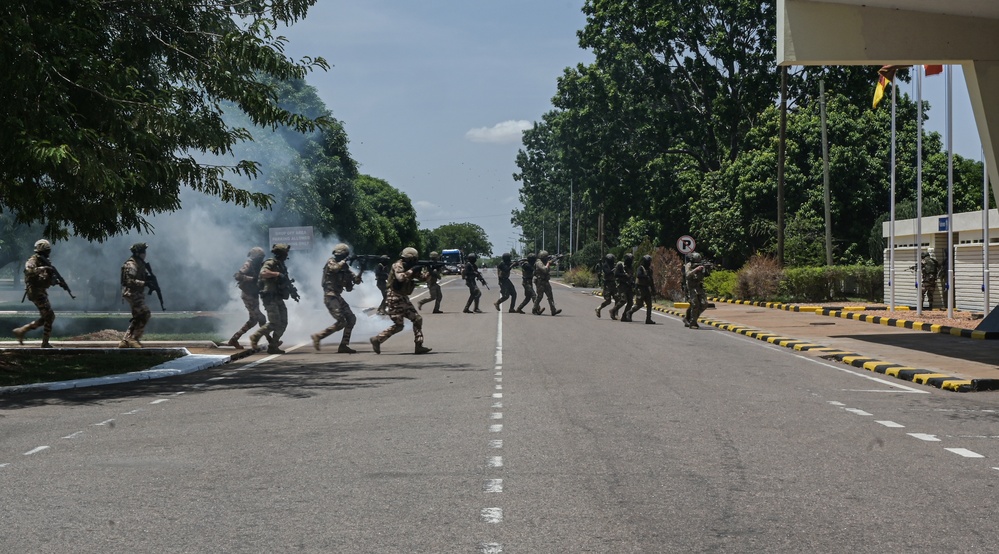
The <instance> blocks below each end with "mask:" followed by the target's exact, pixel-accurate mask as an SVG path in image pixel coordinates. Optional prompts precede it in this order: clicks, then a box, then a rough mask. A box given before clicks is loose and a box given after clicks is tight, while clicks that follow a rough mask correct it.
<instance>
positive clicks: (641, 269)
mask: <svg viewBox="0 0 999 554" xmlns="http://www.w3.org/2000/svg"><path fill="white" fill-rule="evenodd" d="M652 285H653V283H652V256H650V255H648V254H646V255H644V256H642V263H640V264H638V268H637V269H635V288H636V289H637V294H636V296H637V297H638V302H635V306H634V307H633V308H632V309H631V312H630V313H628V320H629V321H630V320H631V318H632V316H634V315H635V312H637V311H638V310H641V309H642V306H645V323H646V324H648V325H655V324H656V322H655V321H652Z"/></svg>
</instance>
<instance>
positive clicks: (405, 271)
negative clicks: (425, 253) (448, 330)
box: [371, 247, 431, 354]
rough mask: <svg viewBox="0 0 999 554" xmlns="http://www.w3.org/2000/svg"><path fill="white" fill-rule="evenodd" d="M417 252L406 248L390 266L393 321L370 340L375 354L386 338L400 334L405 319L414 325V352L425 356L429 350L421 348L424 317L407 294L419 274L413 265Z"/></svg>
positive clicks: (389, 297) (389, 314) (389, 285)
mask: <svg viewBox="0 0 999 554" xmlns="http://www.w3.org/2000/svg"><path fill="white" fill-rule="evenodd" d="M419 257H420V253H419V252H417V250H416V249H415V248H412V247H407V248H404V249H403V250H402V254H401V255H400V259H399V260H398V261H396V262H395V263H394V264H392V268H391V270H390V271H389V278H388V300H387V302H386V306H387V308H388V316H389V317H390V318H391V319H392V326H391V327H389V328H388V329H385V330H384V331H382V332H381V333H379V334H378V335H377V336H374V337H371V347H372V348H373V349H374V350H375V354H381V353H382V343H383V342H385V341H387V340H388V339H389V337H391V336H392V335H394V334H396V333H398V332H399V331H402V330H403V329H404V328H405V320H407V319H408V320H410V321H412V322H413V339H414V341H415V343H416V348H415V349H414V352H415V353H417V354H426V353H427V352H430V350H431V349H430V348H427V347H426V346H423V317H421V316H420V314H419V313H417V311H416V308H414V307H413V303H412V302H410V300H409V295H410V294H412V293H413V289H414V288H416V280H417V279H418V278H419V275H420V274H419V273H417V272H416V269H417V268H416V267H415V266H416V262H417V260H418V258H419Z"/></svg>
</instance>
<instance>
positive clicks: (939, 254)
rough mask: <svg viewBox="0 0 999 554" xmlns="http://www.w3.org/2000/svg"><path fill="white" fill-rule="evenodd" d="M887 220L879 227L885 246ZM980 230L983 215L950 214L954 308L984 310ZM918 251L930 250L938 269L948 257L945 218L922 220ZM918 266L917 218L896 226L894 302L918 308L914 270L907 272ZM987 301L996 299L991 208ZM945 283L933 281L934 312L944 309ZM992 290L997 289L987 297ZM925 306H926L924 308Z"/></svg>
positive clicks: (998, 256)
mask: <svg viewBox="0 0 999 554" xmlns="http://www.w3.org/2000/svg"><path fill="white" fill-rule="evenodd" d="M889 226H890V222H887V221H886V222H885V223H884V224H883V226H882V236H884V237H885V239H886V242H887V239H888V237H889V236H890V228H889ZM983 226H984V221H983V213H982V211H981V210H979V211H977V212H967V213H960V214H954V251H955V255H954V307H955V308H956V309H958V310H967V311H974V312H986V311H988V310H991V307H989V308H988V309H986V302H985V291H984V290H983V287H984V284H985V271H984V267H985V265H984V260H985V249H984V248H983V241H982V228H983ZM921 230H922V250H923V252H929V253H930V255H931V256H933V258H935V259H936V260H937V261H938V262H940V266H941V268H942V269H944V270H946V268H945V267H944V261H945V259H946V258H947V216H946V215H935V216H930V217H924V218H922V229H921ZM888 254H889V252H888V250H887V249H886V250H885V252H884V255H885V264H884V267H885V280H884V283H885V302H886V303H887V302H888V301H889V298H890V294H891V289H890V288H889V283H888V281H889V279H890V273H889V259H890V258H889V256H888ZM915 264H916V220H915V219H904V220H899V221H896V222H895V304H896V305H899V306H915V305H916V278H917V277H918V276H919V274H918V272H917V271H909V268H911V267H913V266H914V265H915ZM989 268H990V269H989V290H990V295H989V301H990V302H991V303H992V304H995V303H996V301H997V300H999V211H997V210H989ZM944 282H945V279H941V280H939V281H938V282H937V292H936V297H935V298H934V299H933V307H934V308H943V307H946V306H947V304H946V303H945V302H944V294H945V288H944ZM991 291H995V293H994V294H991ZM924 307H925V304H924Z"/></svg>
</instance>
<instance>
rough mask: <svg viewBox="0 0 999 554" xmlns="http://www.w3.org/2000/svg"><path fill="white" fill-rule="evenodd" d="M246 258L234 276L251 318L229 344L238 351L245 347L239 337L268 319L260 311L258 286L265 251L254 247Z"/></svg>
mask: <svg viewBox="0 0 999 554" xmlns="http://www.w3.org/2000/svg"><path fill="white" fill-rule="evenodd" d="M246 256H247V257H246V261H245V262H243V267H241V268H239V271H237V272H236V273H235V274H233V276H232V278H233V279H235V280H236V286H237V287H239V296H240V298H241V299H242V300H243V306H245V307H246V313H247V314H248V316H249V317H248V319H247V320H246V323H244V324H243V326H242V327H240V328H239V331H236V333H235V334H233V336H232V338H230V339H229V342H228V343H227V344H228V345H229V346H232V347H234V348H235V349H236V350H242V349H243V346H242V345H241V344H239V337H242V336H243V335H244V334H245V333H246V332H247V331H249V330H250V329H253V327H254V326H256V325H260V326H263V325H264V324H265V323H267V318H266V317H264V313H263V312H261V311H260V287H258V286H257V279H258V278H259V276H260V268H261V267H263V265H264V249H263V248H260V247H259V246H254V247H253V248H251V249H250V251H249V252H247V254H246Z"/></svg>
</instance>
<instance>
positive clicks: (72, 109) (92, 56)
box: [0, 0, 330, 240]
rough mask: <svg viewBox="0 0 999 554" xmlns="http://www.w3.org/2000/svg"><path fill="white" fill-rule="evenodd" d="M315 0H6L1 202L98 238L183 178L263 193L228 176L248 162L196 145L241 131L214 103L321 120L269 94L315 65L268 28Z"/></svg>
mask: <svg viewBox="0 0 999 554" xmlns="http://www.w3.org/2000/svg"><path fill="white" fill-rule="evenodd" d="M315 1H316V0H280V1H265V0H247V1H244V2H237V3H232V2H224V1H221V0H205V1H202V2H196V3H192V2H186V1H183V0H164V1H157V2H118V1H112V0H91V1H86V2H72V3H66V2H63V1H59V0H12V1H10V2H5V3H4V4H3V5H2V6H0V33H2V36H3V37H4V40H3V41H2V42H0V65H3V67H4V69H5V71H4V73H3V76H0V81H2V84H0V121H2V123H3V126H4V132H3V133H2V134H0V207H2V208H4V209H6V210H9V211H10V212H11V213H12V214H14V215H15V216H16V219H17V221H18V222H20V223H41V224H44V225H45V227H46V231H45V234H46V236H50V237H53V238H57V237H65V236H68V235H69V234H75V235H78V236H81V237H84V238H87V239H91V240H103V239H105V238H107V237H109V236H112V235H116V234H121V233H125V232H128V231H131V230H141V231H148V230H149V222H148V221H147V217H148V216H150V215H153V214H157V213H163V212H171V211H175V210H177V209H179V208H180V207H181V202H180V193H181V189H182V188H183V187H186V188H190V189H193V190H195V191H198V192H201V193H204V194H206V195H209V196H213V197H216V198H218V199H219V200H221V201H223V202H229V203H234V204H236V205H239V206H253V207H257V208H265V207H268V206H270V205H271V203H272V201H273V199H272V197H271V196H269V195H268V194H266V193H259V192H251V191H248V190H245V189H242V188H240V187H238V186H236V185H235V184H233V181H232V179H233V177H254V176H256V175H257V173H258V169H259V166H258V164H257V163H256V162H255V161H253V160H250V159H243V160H238V161H235V162H227V163H224V164H222V165H217V164H211V163H204V162H199V161H198V160H197V159H196V156H197V155H199V154H211V155H215V156H216V157H218V158H217V159H224V157H227V156H231V155H232V154H233V150H234V147H235V145H237V144H238V143H240V142H241V141H244V140H246V139H248V138H249V136H250V134H249V131H248V130H247V129H246V128H242V127H234V126H230V125H227V124H226V122H225V120H224V118H223V107H222V105H223V104H224V103H231V104H232V105H234V106H237V107H238V109H240V110H242V111H243V112H244V113H245V114H246V115H247V116H248V118H249V120H250V121H251V122H252V123H253V124H254V125H257V126H261V127H268V128H278V127H284V128H288V129H292V130H294V131H295V132H313V131H316V130H318V129H325V128H326V127H327V126H328V124H329V123H330V122H329V120H328V119H327V118H326V115H325V114H313V115H311V116H307V115H302V114H299V113H295V112H294V111H291V110H289V109H286V108H284V107H282V105H281V104H280V103H279V101H278V90H277V87H276V85H275V84H274V83H275V82H281V81H288V80H294V79H301V78H303V77H304V76H305V75H306V74H307V73H309V72H310V71H312V70H314V69H326V68H327V67H328V66H327V63H326V62H325V61H324V60H323V59H322V58H308V57H306V58H303V59H301V60H292V59H290V58H288V57H287V56H285V55H284V53H283V48H284V44H285V42H286V40H285V39H284V37H281V36H280V35H277V34H275V33H276V31H277V29H278V27H279V26H281V25H289V24H292V23H294V22H296V21H298V20H300V19H301V18H303V17H305V15H306V12H307V10H308V9H309V7H311V6H312V5H313V4H314V3H315ZM262 77H270V78H272V79H271V80H267V79H265V78H262Z"/></svg>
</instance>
